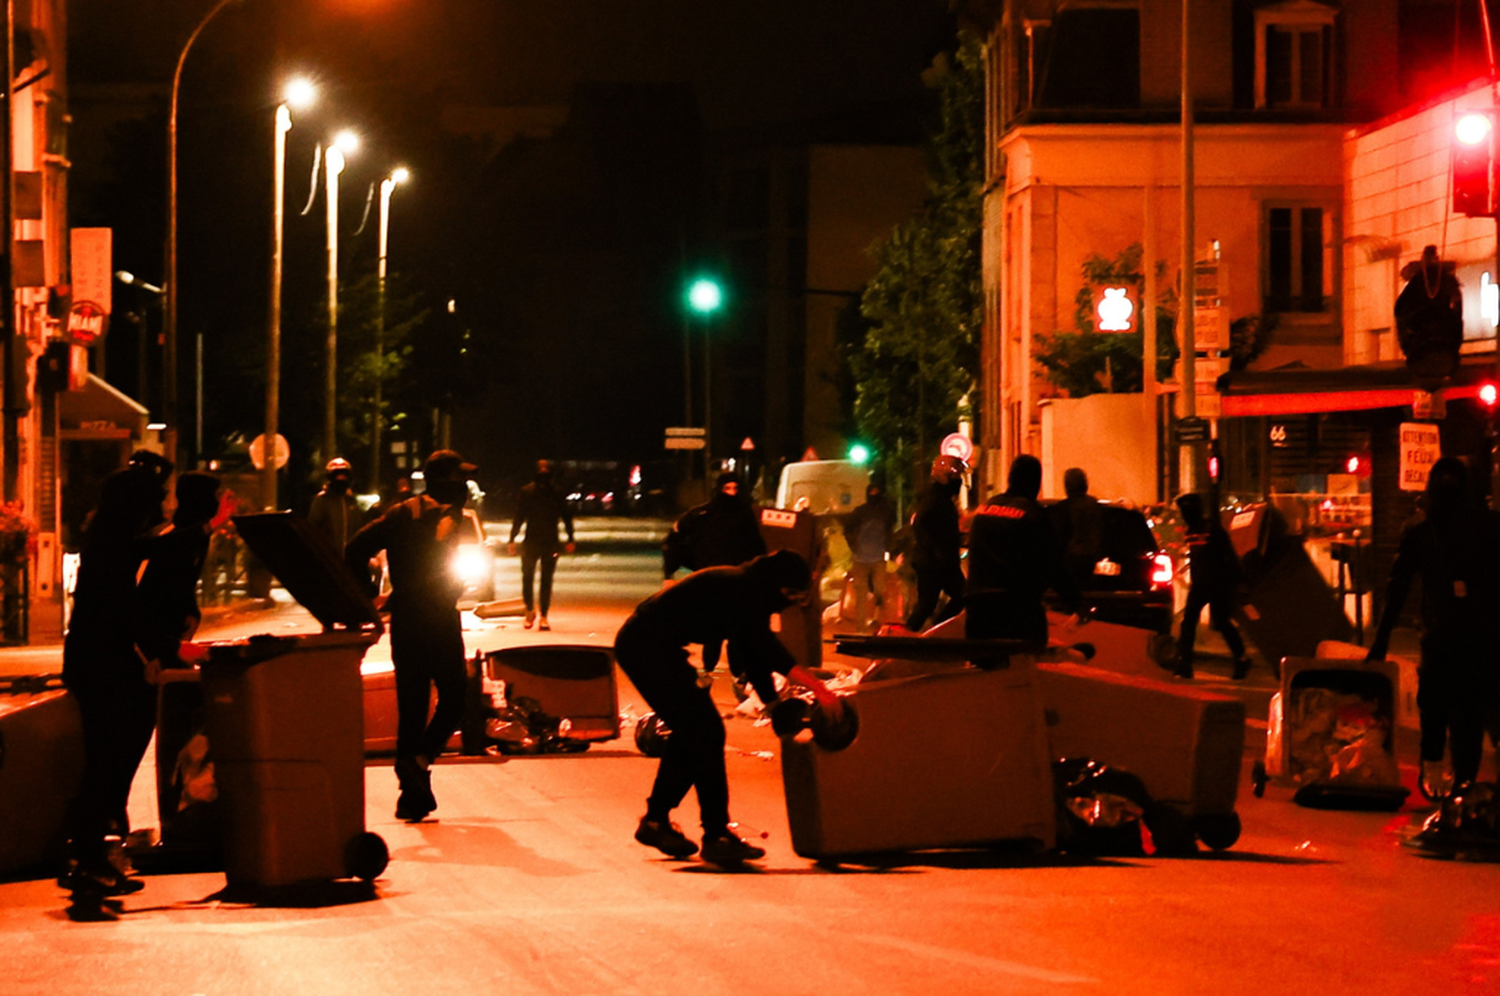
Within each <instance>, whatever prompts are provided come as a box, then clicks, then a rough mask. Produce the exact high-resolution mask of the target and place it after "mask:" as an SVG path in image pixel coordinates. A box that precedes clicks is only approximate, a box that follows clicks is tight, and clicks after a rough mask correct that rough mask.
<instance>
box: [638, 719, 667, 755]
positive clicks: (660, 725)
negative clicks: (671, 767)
mask: <svg viewBox="0 0 1500 996" xmlns="http://www.w3.org/2000/svg"><path fill="white" fill-rule="evenodd" d="M671 735H672V731H671V730H670V729H669V728H668V727H667V724H666V723H664V722H662V720H661V717H660V716H658V715H657V714H656V713H654V712H648V713H646V714H645V715H644V716H642V717H641V718H640V719H638V720H637V721H636V724H635V749H636V750H638V751H640V752H641V753H642V754H645V755H646V756H647V757H661V756H662V753H663V752H664V751H665V749H666V745H667V738H668V737H670V736H671Z"/></svg>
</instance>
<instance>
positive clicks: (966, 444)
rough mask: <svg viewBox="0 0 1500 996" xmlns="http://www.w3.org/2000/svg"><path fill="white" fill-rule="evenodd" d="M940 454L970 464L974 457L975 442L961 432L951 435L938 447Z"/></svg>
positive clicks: (945, 437) (944, 438)
mask: <svg viewBox="0 0 1500 996" xmlns="http://www.w3.org/2000/svg"><path fill="white" fill-rule="evenodd" d="M938 452H939V453H941V454H943V455H944V456H951V457H958V458H959V459H960V460H962V461H963V462H964V463H968V462H969V460H970V458H971V457H973V456H974V442H973V440H971V439H970V438H969V437H968V436H965V435H964V434H963V433H961V432H953V433H949V434H948V435H947V436H944V437H943V441H942V443H940V444H939V445H938Z"/></svg>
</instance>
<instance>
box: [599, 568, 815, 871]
mask: <svg viewBox="0 0 1500 996" xmlns="http://www.w3.org/2000/svg"><path fill="white" fill-rule="evenodd" d="M811 587H812V572H811V571H810V570H809V568H808V566H807V561H805V560H803V559H802V557H801V556H799V555H798V554H796V553H793V552H792V551H790V550H778V551H776V552H775V553H772V554H769V555H767V556H762V557H756V558H754V559H752V560H751V561H749V562H748V563H745V564H742V565H740V566H738V567H710V568H707V569H705V570H701V571H697V572H695V573H693V574H690V575H688V576H687V577H685V578H683V579H682V580H681V581H679V582H677V583H676V584H674V585H670V586H668V587H665V588H663V589H662V590H661V591H659V592H657V593H656V594H655V595H652V596H651V597H650V598H648V599H646V600H645V601H644V602H642V603H641V604H640V605H638V606H636V609H635V612H634V613H632V614H631V616H630V618H629V619H626V620H625V624H624V625H623V626H621V627H620V631H619V633H618V634H617V635H616V636H615V660H616V661H618V662H619V665H620V668H621V670H623V671H624V672H625V674H626V676H627V677H629V678H630V681H631V684H633V685H635V688H636V691H638V692H640V693H641V696H642V697H643V698H644V699H645V700H646V703H647V704H648V705H650V706H651V708H652V709H653V710H655V711H656V715H657V716H658V717H659V718H660V719H661V720H662V721H663V722H665V723H666V725H667V727H668V729H670V730H671V735H670V736H669V737H668V738H667V740H666V743H665V744H664V747H663V754H662V758H661V763H660V765H659V766H658V767H657V772H656V781H655V783H654V784H653V785H652V788H651V795H650V796H649V797H648V798H647V800H646V815H645V816H643V817H642V818H641V822H640V824H639V826H638V827H637V828H636V831H635V839H636V840H637V841H638V842H640V843H642V844H645V845H646V846H648V847H654V848H656V849H657V850H659V851H661V852H662V853H664V854H666V855H668V856H670V857H673V858H688V857H691V856H692V855H694V854H696V853H699V847H698V845H697V844H695V843H693V841H691V840H690V839H688V837H687V835H686V834H684V833H683V832H682V829H681V828H680V827H679V826H678V825H677V824H675V823H673V822H672V810H673V809H675V808H676V807H677V806H678V804H679V803H681V802H682V800H683V799H684V798H686V797H687V793H688V790H689V789H695V790H696V791H697V793H698V809H699V813H700V816H701V821H702V824H703V845H702V852H701V854H702V858H703V860H704V861H706V862H709V863H710V864H717V865H735V864H739V863H741V862H744V861H753V860H755V859H756V858H762V857H765V853H766V852H765V851H764V850H762V849H761V848H759V847H756V846H755V845H753V844H750V843H747V842H746V841H744V840H742V839H740V837H739V836H738V835H737V834H735V832H734V831H733V830H732V829H730V822H729V782H728V777H727V775H726V773H725V768H724V720H723V718H722V717H720V715H719V710H718V707H717V706H715V705H714V701H713V698H712V696H711V695H710V694H709V690H708V689H707V688H705V687H703V686H702V685H700V684H699V682H698V672H697V671H696V670H695V669H694V668H693V666H692V664H690V663H689V662H688V647H689V646H690V645H692V644H694V643H696V644H700V645H702V646H704V647H708V646H710V645H718V644H720V643H724V642H727V643H728V644H729V655H730V660H731V661H732V662H733V664H732V669H733V670H734V671H735V672H736V673H737V674H740V675H742V676H743V677H745V678H746V679H747V680H748V681H749V682H750V684H751V685H752V686H753V687H754V688H755V690H756V693H757V694H758V695H759V696H760V698H761V701H762V702H766V703H771V702H775V701H776V700H777V697H778V696H777V691H776V684H775V681H774V679H773V678H772V674H773V673H775V674H781V675H785V676H786V678H787V679H788V680H789V681H791V682H794V683H796V684H799V685H802V686H803V687H805V688H808V689H810V690H811V691H812V693H813V695H814V697H815V698H816V699H817V701H818V702H819V704H820V705H822V706H824V707H825V708H826V709H828V710H830V711H831V712H832V713H833V714H834V715H835V716H836V715H837V714H838V713H839V711H840V710H841V709H842V706H841V705H840V703H839V701H838V697H837V696H835V695H834V694H833V693H832V692H831V691H829V689H828V687H827V686H826V685H824V684H823V683H822V682H821V681H819V680H818V679H817V677H815V676H814V675H813V674H811V673H810V672H809V671H808V670H807V669H806V668H804V667H802V666H801V665H799V664H797V662H796V660H794V659H793V657H792V655H791V653H790V652H789V651H788V650H787V649H786V647H785V646H783V645H782V643H781V641H780V640H779V639H778V638H777V636H776V634H775V633H774V632H772V631H771V616H772V615H773V614H775V613H777V612H780V611H782V610H783V609H786V608H787V607H789V606H791V605H794V604H805V603H806V601H807V599H808V597H809V589H810V588H811Z"/></svg>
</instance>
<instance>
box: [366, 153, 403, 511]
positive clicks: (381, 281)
mask: <svg viewBox="0 0 1500 996" xmlns="http://www.w3.org/2000/svg"><path fill="white" fill-rule="evenodd" d="M409 179H411V171H410V170H408V169H407V168H406V167H405V166H398V167H397V168H396V169H394V170H392V171H391V175H390V176H388V177H386V178H385V179H384V180H381V181H380V257H379V262H378V263H377V265H376V280H377V286H378V293H379V297H380V299H379V301H378V303H377V305H376V308H375V418H374V420H373V422H372V424H371V427H370V490H372V491H376V492H378V491H379V490H380V445H381V443H380V423H381V410H380V409H381V404H382V403H383V399H382V396H383V394H384V390H383V389H384V386H385V371H384V370H383V369H382V365H383V364H382V361H383V357H384V353H385V250H386V242H387V239H388V236H389V235H390V218H391V193H392V192H393V191H395V189H396V185H397V184H400V183H405V182H406V181H407V180H409Z"/></svg>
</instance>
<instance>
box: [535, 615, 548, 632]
mask: <svg viewBox="0 0 1500 996" xmlns="http://www.w3.org/2000/svg"><path fill="white" fill-rule="evenodd" d="M536 628H537V629H540V630H550V629H551V628H552V624H551V623H549V622H548V621H547V617H546V616H542V621H541V622H539V623H537V625H536Z"/></svg>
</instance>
